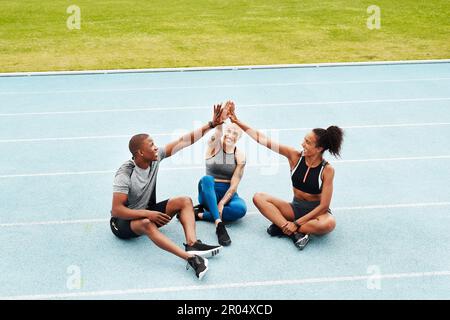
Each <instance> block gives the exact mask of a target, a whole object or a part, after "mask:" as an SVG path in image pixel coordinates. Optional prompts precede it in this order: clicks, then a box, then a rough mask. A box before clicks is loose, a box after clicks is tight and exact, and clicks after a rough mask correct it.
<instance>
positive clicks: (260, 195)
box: [253, 192, 267, 206]
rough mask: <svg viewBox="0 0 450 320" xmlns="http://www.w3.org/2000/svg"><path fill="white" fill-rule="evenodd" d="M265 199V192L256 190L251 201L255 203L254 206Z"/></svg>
mask: <svg viewBox="0 0 450 320" xmlns="http://www.w3.org/2000/svg"><path fill="white" fill-rule="evenodd" d="M265 201H267V194H266V193H264V192H257V193H255V195H254V196H253V203H254V204H255V206H258V205H260V204H261V203H263V202H265Z"/></svg>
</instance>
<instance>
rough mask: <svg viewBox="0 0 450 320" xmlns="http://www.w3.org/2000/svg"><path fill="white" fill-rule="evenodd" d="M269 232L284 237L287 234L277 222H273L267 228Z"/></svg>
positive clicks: (273, 235) (271, 234)
mask: <svg viewBox="0 0 450 320" xmlns="http://www.w3.org/2000/svg"><path fill="white" fill-rule="evenodd" d="M267 233H268V234H270V236H271V237H282V236H285V234H284V232H283V230H281V229H280V227H278V226H277V225H276V224H274V223H272V224H271V225H270V226H269V227H268V228H267Z"/></svg>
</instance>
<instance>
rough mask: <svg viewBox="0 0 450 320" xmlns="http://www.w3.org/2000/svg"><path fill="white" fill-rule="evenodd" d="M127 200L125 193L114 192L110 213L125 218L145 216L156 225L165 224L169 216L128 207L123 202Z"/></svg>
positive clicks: (141, 217) (131, 218)
mask: <svg viewBox="0 0 450 320" xmlns="http://www.w3.org/2000/svg"><path fill="white" fill-rule="evenodd" d="M127 201H128V195H127V194H125V193H119V192H114V193H113V200H112V210H111V213H112V215H113V217H117V218H120V219H125V220H133V219H143V218H147V219H149V220H150V221H152V222H154V223H156V224H157V225H158V226H162V225H165V224H167V223H168V222H169V221H170V217H169V216H168V215H166V214H164V213H161V212H157V211H150V210H134V209H130V208H128V207H127V206H126V205H125V203H127Z"/></svg>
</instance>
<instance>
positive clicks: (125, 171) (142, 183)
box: [113, 148, 166, 210]
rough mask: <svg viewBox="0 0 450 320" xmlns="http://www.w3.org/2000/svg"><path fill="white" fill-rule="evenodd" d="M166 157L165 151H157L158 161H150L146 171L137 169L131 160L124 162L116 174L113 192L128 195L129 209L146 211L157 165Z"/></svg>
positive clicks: (153, 188) (152, 189) (156, 172)
mask: <svg viewBox="0 0 450 320" xmlns="http://www.w3.org/2000/svg"><path fill="white" fill-rule="evenodd" d="M165 157H166V150H165V149H164V148H160V149H159V150H158V159H157V160H155V161H152V163H151V165H150V167H148V168H147V169H145V170H144V169H141V168H139V167H138V166H137V165H136V164H135V163H134V161H133V160H128V161H127V162H125V163H124V164H123V165H122V166H121V167H120V168H119V169H118V170H117V172H116V176H115V178H114V183H113V192H119V193H125V194H127V195H128V203H127V207H128V208H130V209H136V210H140V209H146V208H147V207H148V205H149V202H150V197H151V195H152V192H153V191H154V190H155V187H156V176H157V175H158V169H159V163H160V162H161V161H162V160H163V159H164V158H165Z"/></svg>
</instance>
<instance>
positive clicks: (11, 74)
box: [0, 59, 450, 77]
mask: <svg viewBox="0 0 450 320" xmlns="http://www.w3.org/2000/svg"><path fill="white" fill-rule="evenodd" d="M449 62H450V59H434V60H397V61H395V60H394V61H361V62H324V63H303V64H272V65H248V66H217V67H190V68H147V69H110V70H80V71H44V72H6V73H0V77H23V76H48V75H83V74H115V73H142V72H144V73H146V72H189V71H218V70H258V69H288V68H320V67H347V66H377V65H405V64H406V65H408V64H435V63H449Z"/></svg>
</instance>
